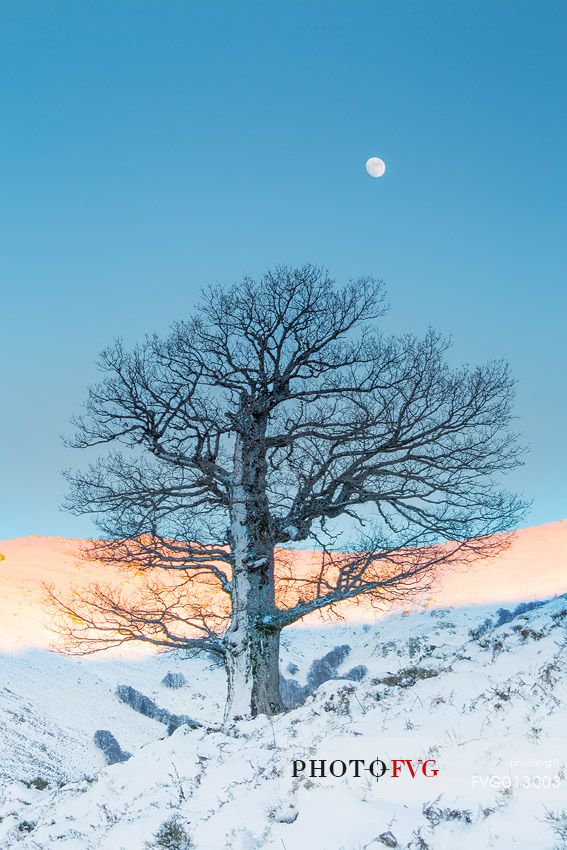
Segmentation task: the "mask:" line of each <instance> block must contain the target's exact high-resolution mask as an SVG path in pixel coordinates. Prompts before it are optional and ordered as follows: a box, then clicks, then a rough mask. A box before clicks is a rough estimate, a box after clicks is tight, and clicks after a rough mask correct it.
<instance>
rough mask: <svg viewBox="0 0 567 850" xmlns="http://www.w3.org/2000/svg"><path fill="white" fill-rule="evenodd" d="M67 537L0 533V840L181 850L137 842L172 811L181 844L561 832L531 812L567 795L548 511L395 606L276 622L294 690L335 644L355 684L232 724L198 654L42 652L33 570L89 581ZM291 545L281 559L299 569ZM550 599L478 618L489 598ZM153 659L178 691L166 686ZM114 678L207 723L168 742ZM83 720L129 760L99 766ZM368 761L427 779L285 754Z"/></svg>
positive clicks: (199, 848)
mask: <svg viewBox="0 0 567 850" xmlns="http://www.w3.org/2000/svg"><path fill="white" fill-rule="evenodd" d="M78 545H79V541H69V540H63V539H61V538H47V539H46V538H26V539H23V540H16V541H7V542H3V543H0V553H2V554H3V555H4V558H5V560H3V561H0V583H1V585H0V586H1V590H2V594H1V595H0V850H8V848H22V850H32V848H33V850H38V848H40V850H51V849H52V848H54V849H55V850H58V848H61V850H75V848H76V850H79V848H80V850H95V848H96V850H147V848H146V842H150V845H149V846H150V847H152V848H157V850H159V848H160V847H162V848H165V847H168V848H169V850H186V848H187V847H189V846H190V845H189V844H188V843H186V845H185V847H184V846H183V844H182V843H179V842H178V843H177V844H169V845H168V844H164V843H161V844H160V843H157V844H156V843H155V842H153V843H152V836H154V835H156V833H157V832H158V831H159V829H160V825H162V824H163V823H164V822H167V821H168V820H170V819H171V817H172V816H173V817H177V818H179V824H180V825H181V827H182V828H183V830H185V831H186V833H187V834H188V835H189V836H190V839H191V846H193V847H194V848H196V850H225V848H227V850H228V848H230V850H254V848H266V850H276V848H277V850H282V848H283V850H300V848H301V850H303V848H314V850H315V848H316V849H317V850H362V848H364V850H381V848H383V847H388V846H390V847H396V846H397V847H400V848H421V850H427V848H430V850H445V849H446V850H449V848H450V850H453V848H454V847H455V846H459V847H462V848H464V850H469V848H470V850H473V848H474V850H479V848H484V847H486V848H503V850H507V848H524V847H526V848H530V850H552V848H555V847H562V846H564V845H562V844H561V843H560V840H559V838H558V833H557V831H556V834H555V835H554V832H553V829H552V824H550V823H549V822H548V819H547V820H546V808H547V809H550V810H553V811H556V812H557V811H560V810H561V809H563V808H567V793H566V791H567V784H566V781H565V769H566V768H565V765H566V762H567V723H566V720H567V710H566V701H567V691H566V676H565V673H566V656H567V649H566V648H565V646H566V640H567V632H566V628H567V626H566V624H567V599H566V598H565V596H562V594H565V591H567V567H566V565H567V554H566V552H567V522H561V523H553V524H550V525H547V526H541V527H539V528H534V529H525V530H523V531H521V532H519V534H518V537H517V540H516V542H515V543H514V545H513V546H512V548H511V549H510V550H508V551H507V552H505V553H503V554H502V555H500V556H499V558H498V559H494V560H493V561H486V562H481V563H480V564H479V565H478V568H477V569H476V570H475V571H473V572H471V573H467V574H465V573H462V572H453V571H451V572H447V573H445V574H442V575H441V576H440V578H439V581H438V582H437V584H436V587H435V588H434V590H433V591H432V592H429V593H428V595H427V598H424V599H422V600H421V601H418V602H416V603H415V604H413V605H411V606H408V610H406V611H404V612H397V613H390V614H386V615H385V616H383V617H382V618H381V619H380V620H378V621H377V620H376V615H375V613H374V612H373V611H370V610H368V609H366V608H364V606H359V607H356V608H349V607H347V608H346V609H345V610H344V614H345V621H344V622H343V623H342V624H339V625H337V624H335V625H332V624H330V623H329V621H321V620H317V619H311V620H310V621H309V622H307V623H303V624H299V625H298V626H297V627H295V628H292V629H288V630H286V632H284V637H283V643H282V672H283V673H284V675H285V676H286V677H287V678H289V679H293V680H295V681H296V682H297V683H298V684H300V685H303V684H305V682H306V679H307V674H308V670H309V667H310V665H311V663H312V661H313V660H314V659H318V658H321V657H322V656H324V655H325V654H326V653H327V652H329V651H330V650H332V649H333V648H334V647H337V646H341V645H345V644H347V645H348V646H349V647H350V652H349V654H348V657H347V658H346V659H345V661H344V663H343V664H342V666H341V667H340V668H339V675H340V674H344V673H346V672H347V671H348V670H349V669H351V668H352V667H356V666H358V665H364V666H365V667H366V668H367V673H366V675H365V677H364V678H363V680H362V681H360V682H351V681H341V680H335V681H330V682H327V683H325V684H323V685H321V686H320V687H319V688H318V690H317V691H316V692H315V693H314V694H313V695H312V696H310V697H308V699H307V701H306V703H305V705H303V706H301V707H299V708H297V709H295V710H293V711H291V712H289V713H288V714H286V715H284V716H280V717H277V718H274V719H273V720H268V719H265V718H259V719H257V720H255V721H242V722H240V723H239V724H237V726H236V727H235V728H234V729H233V730H231V731H230V732H223V731H220V727H219V723H220V719H221V716H222V705H223V701H224V688H225V685H224V674H223V671H222V670H221V669H219V668H218V666H216V665H215V664H213V663H211V662H210V660H208V659H206V658H182V657H179V656H173V655H155V654H151V653H148V652H147V651H144V652H140V651H138V650H134V651H122V652H120V653H116V652H115V653H113V654H109V655H106V654H102V655H99V656H95V657H91V658H85V659H76V658H68V657H65V656H62V655H59V654H57V653H55V652H51V651H48V647H49V646H50V643H51V642H52V640H53V635H52V634H51V632H50V631H49V629H48V626H49V622H48V616H47V613H46V610H45V608H44V605H43V595H42V594H43V592H42V583H43V582H44V581H50V582H52V583H54V584H55V585H56V587H57V588H58V589H59V590H61V589H64V588H65V587H68V586H70V585H71V584H77V583H80V582H81V581H86V582H89V581H93V580H99V579H101V578H104V574H103V570H102V568H101V567H100V565H97V564H88V565H85V564H82V563H80V562H79V560H78V557H77V551H78ZM308 557H309V554H308V553H297V558H298V563H299V565H300V566H301V565H302V564H303V562H304V560H305V559H307V558H308ZM550 597H556V598H555V600H554V601H551V602H548V603H546V604H544V605H543V606H541V607H539V608H534V609H532V610H529V611H527V612H525V613H523V614H520V615H519V616H516V617H514V619H512V620H511V621H510V622H506V623H504V624H503V625H500V626H497V625H495V623H496V622H497V621H498V615H497V614H496V611H497V609H499V608H501V607H502V606H504V607H506V608H508V609H514V608H515V606H516V605H517V604H518V602H520V601H523V600H533V599H549V598H550ZM486 618H490V619H491V620H492V623H491V625H489V626H488V627H482V624H483V623H484V621H485V620H486ZM500 619H502V617H500ZM504 619H505V618H504ZM479 627H481V628H480V629H479ZM483 629H484V630H483ZM471 631H472V635H471ZM290 664H291V665H292V666H291V668H290V667H289V665H290ZM412 668H413V672H412ZM290 670H291V671H293V672H290ZM404 671H405V672H404ZM408 671H409V672H408ZM167 672H182V673H183V674H184V676H185V678H186V680H187V683H186V685H185V686H184V687H182V688H179V689H177V690H172V689H171V688H167V687H165V686H164V685H163V684H162V683H161V682H162V679H163V677H164V675H165V674H166V673H167ZM118 685H129V686H132V687H134V688H136V689H137V690H139V691H140V692H141V693H143V694H144V695H146V696H148V697H150V698H151V699H153V700H154V701H155V703H156V704H157V705H158V706H159V707H161V708H165V709H168V710H169V711H171V712H173V713H177V714H187V715H189V716H190V717H192V718H194V719H196V720H197V721H199V722H201V723H202V724H204V726H203V728H202V729H197V730H190V729H189V728H188V727H186V726H185V727H181V728H180V729H179V730H178V731H176V732H174V734H173V735H172V736H171V737H168V735H167V730H166V728H165V726H164V725H163V723H160V722H158V721H157V720H154V719H149V718H148V717H144V716H142V715H141V714H139V713H137V712H135V711H133V710H132V709H131V708H130V707H129V706H127V705H124V704H123V703H121V702H120V701H119V700H118V699H117V696H116V687H117V686H118ZM101 729H105V730H109V731H110V732H111V733H112V734H113V735H114V736H115V737H116V738H117V740H118V742H119V744H120V746H121V747H122V749H123V750H125V751H127V752H129V753H132V757H131V759H130V760H129V761H127V762H125V763H123V764H115V765H112V766H111V767H106V766H105V760H104V758H103V755H102V753H101V752H100V751H99V750H98V749H97V748H96V746H95V744H94V741H93V736H94V733H95V732H96V731H97V730H101ZM376 758H380V759H383V760H384V761H388V762H389V760H390V759H392V758H402V759H403V758H408V759H414V760H415V762H417V760H418V759H423V760H426V759H437V761H438V768H439V774H438V776H435V777H429V778H427V777H424V776H422V775H417V776H416V777H415V779H411V776H408V772H407V769H406V770H405V772H404V775H401V776H400V777H399V778H397V779H393V778H391V776H390V775H389V774H388V775H387V776H384V777H383V778H382V779H380V780H379V781H378V782H377V781H376V779H375V778H374V777H373V776H372V775H371V774H370V773H369V772H368V771H364V772H363V773H362V774H361V775H360V776H358V777H356V776H353V775H351V774H350V773H349V774H347V775H346V776H345V777H344V778H340V777H338V778H337V777H329V776H326V777H324V778H323V777H315V778H310V777H309V776H307V773H308V771H306V772H305V773H304V775H303V776H301V777H299V778H297V779H294V778H293V776H292V761H293V759H300V760H304V761H306V762H307V763H308V762H309V760H310V759H315V760H319V759H325V760H326V761H327V763H329V762H330V761H333V760H335V761H337V762H340V761H341V760H342V761H345V762H348V761H349V760H352V759H364V760H365V761H366V763H367V764H368V763H370V762H371V761H372V760H374V759H376ZM412 764H413V762H412ZM36 786H38V787H36ZM44 786H45V787H44ZM507 786H508V787H507ZM428 804H429V805H428ZM557 826H558V825H557V824H556V827H557ZM181 827H180V828H181ZM560 827H561V822H559V826H558V829H559V828H560ZM565 829H566V831H567V821H566V823H565ZM566 834H567V832H566ZM394 841H395V842H396V843H395V844H394V843H393V842H394Z"/></svg>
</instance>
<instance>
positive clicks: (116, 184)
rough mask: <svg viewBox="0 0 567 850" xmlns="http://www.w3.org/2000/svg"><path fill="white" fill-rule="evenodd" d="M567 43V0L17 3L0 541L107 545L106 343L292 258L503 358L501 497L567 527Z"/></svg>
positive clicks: (5, 49) (418, 324)
mask: <svg viewBox="0 0 567 850" xmlns="http://www.w3.org/2000/svg"><path fill="white" fill-rule="evenodd" d="M566 43H567V6H566V5H565V4H564V3H563V2H556V3H550V2H537V3H536V2H533V0H530V2H522V0H498V2H495V0H486V2H476V1H475V0H463V2H458V3H455V2H454V0H447V2H438V0H429V2H427V3H424V2H423V0H419V2H404V0H399V2H394V0H389V2H380V0H373V2H361V1H360V0H343V2H333V0H320V2H311V1H310V0H300V2H298V1H297V0H285V2H283V0H282V2H279V0H270V2H260V0H258V2H246V0H240V2H236V0H234V2H232V1H231V0H226V2H215V0H202V2H191V1H190V0H153V2H146V0H120V2H113V0H101V2H94V0H91V2H87V0H85V2H81V3H78V2H76V0H69V2H58V0H53V2H49V3H45V2H44V0H41V2H35V3H34V2H26V0H17V2H16V0H13V2H6V3H2V4H1V6H0V116H1V131H0V171H1V174H0V217H1V227H0V240H1V249H0V289H1V293H2V294H1V296H0V320H1V360H0V370H1V376H0V387H1V415H0V453H1V459H0V478H1V484H2V486H1V489H0V502H1V509H0V538H7V537H16V536H21V535H31V534H46V535H68V536H81V535H84V534H90V533H93V526H92V524H91V521H90V520H89V519H77V518H74V517H72V516H68V515H66V514H64V513H62V512H61V511H60V510H59V507H58V505H59V503H60V501H61V499H62V497H63V494H64V482H63V480H62V478H61V476H60V470H61V468H62V467H65V466H72V465H76V464H80V463H81V462H82V460H83V458H82V456H81V453H80V452H77V451H72V450H70V449H65V448H64V447H63V446H62V444H61V441H60V435H61V434H63V433H65V432H67V433H68V432H69V428H68V424H67V423H68V420H69V418H70V416H71V415H72V414H73V412H76V411H77V410H78V407H79V405H80V403H81V401H82V400H83V398H84V396H85V389H86V387H87V385H88V384H89V383H90V382H91V381H92V380H93V379H94V378H95V374H96V373H95V369H94V362H95V359H96V355H97V353H98V352H99V350H100V349H101V348H102V347H104V346H105V345H106V344H107V343H109V342H110V341H112V340H113V339H114V338H115V337H116V336H117V335H121V336H123V337H124V338H125V339H126V340H128V341H133V340H135V339H137V338H140V337H141V336H143V335H144V334H145V333H146V332H148V331H154V330H157V331H162V330H165V329H166V327H167V325H168V323H169V322H170V321H171V320H173V319H176V318H179V317H181V316H185V315H188V314H189V313H190V312H191V309H192V306H193V304H194V303H195V300H196V298H197V296H198V292H199V289H200V288H201V286H202V285H203V284H206V283H208V282H213V281H219V282H224V281H226V282H231V281H234V280H237V279H239V278H240V277H241V276H242V275H243V274H244V273H251V274H255V273H260V272H261V271H263V270H264V269H265V268H266V267H268V266H271V265H273V264H275V263H279V262H285V263H290V264H302V263H304V262H306V261H312V262H315V263H318V264H323V265H326V266H327V267H328V268H329V269H330V271H331V272H332V273H333V274H334V275H335V276H336V277H337V278H338V279H340V280H343V279H346V278H348V277H350V276H354V275H358V274H360V273H371V274H374V275H377V276H379V277H382V278H384V280H385V281H386V283H387V287H388V292H389V300H390V303H391V305H392V309H391V311H390V313H389V315H388V317H387V319H386V320H385V321H384V327H385V329H386V330H388V331H401V330H410V331H414V332H416V333H421V332H423V330H424V329H425V328H426V326H427V325H428V324H432V325H434V326H435V327H437V328H439V329H440V330H442V331H445V332H448V333H450V334H451V335H452V337H453V339H454V349H453V355H452V356H453V358H454V361H455V362H460V361H467V362H475V361H481V360H484V359H486V358H491V357H500V356H504V357H506V358H508V359H509V360H510V362H511V365H512V369H513V372H514V374H515V375H516V376H517V378H518V403H517V414H518V417H519V421H518V427H519V428H520V429H521V430H522V432H523V434H524V436H525V439H526V441H527V442H528V443H529V444H530V446H531V451H530V454H529V456H528V457H527V462H526V465H525V466H524V467H523V468H522V469H521V470H519V471H518V472H517V473H515V474H514V475H513V476H512V477H511V478H509V484H510V486H512V487H514V488H516V489H518V490H519V491H521V492H523V493H525V494H526V495H527V496H529V497H531V498H533V500H534V501H533V509H532V511H531V513H530V515H529V516H528V517H527V519H526V523H525V524H535V523H542V522H546V521H551V520H556V519H560V518H563V517H565V516H567V510H566V505H565V481H566V479H567V464H566V451H565V443H566V434H567V395H566V392H565V383H566V382H565V369H566V362H567V357H566V354H567V352H566V343H565V339H566V337H567V334H566V333H565V324H566V317H567V296H566V283H567V282H566V276H565V266H566V255H567V239H566V228H565V224H566V218H567V216H566V198H567V193H566V188H567V187H566V183H567V179H566V178H567V156H566V150H567V145H566V141H567V140H566V103H565V90H566V79H567V53H566V51H565V44H566ZM371 155H379V156H381V157H383V158H384V160H385V161H386V163H387V166H388V171H387V173H386V175H385V177H384V178H382V179H379V180H372V179H371V178H370V177H368V176H367V175H366V173H365V171H364V163H365V160H366V159H367V157H369V156H371Z"/></svg>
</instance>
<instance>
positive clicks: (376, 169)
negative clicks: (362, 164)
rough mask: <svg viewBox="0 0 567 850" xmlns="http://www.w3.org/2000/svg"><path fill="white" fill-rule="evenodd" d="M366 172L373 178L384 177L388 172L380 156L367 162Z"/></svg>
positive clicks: (372, 157)
mask: <svg viewBox="0 0 567 850" xmlns="http://www.w3.org/2000/svg"><path fill="white" fill-rule="evenodd" d="M366 170H367V172H368V173H369V174H370V176H371V177H382V175H383V174H384V172H385V171H386V163H385V162H384V160H383V159H380V157H379V156H371V157H370V159H367V160H366Z"/></svg>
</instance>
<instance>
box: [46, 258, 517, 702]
mask: <svg viewBox="0 0 567 850" xmlns="http://www.w3.org/2000/svg"><path fill="white" fill-rule="evenodd" d="M384 311H385V305H384V292H383V286H382V284H381V282H379V281H376V280H374V279H372V278H361V279H358V280H356V281H354V282H352V283H350V284H349V285H347V286H345V287H343V288H337V287H336V286H335V284H334V282H333V281H332V280H330V279H329V277H328V276H327V274H326V273H325V272H324V271H323V270H321V269H319V268H315V267H313V266H306V267H304V268H300V269H290V268H287V267H278V268H276V269H275V270H274V271H271V272H268V273H267V274H265V275H264V276H263V277H262V278H261V279H259V280H252V279H249V278H246V279H244V280H243V281H242V283H240V284H239V285H237V286H234V287H232V288H230V289H222V288H219V287H213V288H211V289H209V290H208V291H206V292H205V293H204V295H203V299H202V302H201V304H200V307H199V309H198V311H197V313H196V315H195V318H193V319H191V320H189V321H181V322H178V323H177V324H175V325H174V326H173V328H172V331H171V334H170V335H169V336H168V337H167V338H166V339H159V338H158V337H157V336H154V337H151V338H148V339H146V341H145V342H144V343H143V344H142V345H140V346H138V347H136V348H135V349H134V350H132V351H125V350H124V348H123V346H122V344H121V343H119V342H118V343H116V344H115V345H113V346H112V347H111V348H109V349H108V350H106V351H105V352H103V354H102V358H101V363H100V365H101V369H102V371H103V372H104V373H105V377H104V379H103V380H102V382H101V383H100V384H98V385H97V386H95V387H94V388H92V389H91V390H90V394H89V397H88V401H87V403H86V411H85V414H84V416H83V417H81V418H79V419H78V420H77V421H76V425H77V434H76V437H75V438H74V440H73V445H75V446H78V447H87V446H95V445H101V444H105V443H116V442H117V443H122V444H124V445H125V446H126V447H127V448H128V449H129V451H128V452H123V453H116V452H115V453H109V454H107V455H106V456H104V457H103V458H102V459H100V460H99V461H98V462H97V463H94V464H92V465H91V466H90V467H89V468H88V469H87V470H86V471H85V472H79V473H71V474H69V479H70V483H71V489H70V496H69V507H70V509H71V510H72V511H74V512H75V513H77V514H89V513H91V514H94V515H95V517H96V521H97V523H98V526H99V528H100V530H101V533H102V536H103V538H104V539H103V540H102V541H98V542H93V543H92V546H93V547H94V548H93V549H91V552H90V557H96V558H97V559H98V560H102V561H106V562H109V563H114V564H120V565H122V566H125V568H126V569H130V570H135V571H137V572H138V573H141V574H142V575H143V574H144V573H145V572H146V571H147V575H148V576H150V575H151V576H152V577H153V578H152V579H151V580H148V581H147V582H146V584H145V588H144V591H143V592H142V593H141V595H138V597H137V601H136V600H134V599H133V598H127V597H125V596H124V595H123V594H121V592H120V591H119V590H117V589H116V588H114V590H112V589H109V588H100V587H99V588H93V589H92V590H91V591H90V593H88V594H86V595H83V601H84V604H81V602H80V600H77V599H75V600H74V601H68V602H66V603H61V604H63V605H64V606H65V605H66V613H67V614H69V615H71V617H70V618H69V619H68V621H67V622H68V637H69V638H72V639H74V640H75V642H76V647H79V648H82V649H83V650H85V649H88V646H89V641H92V640H93V639H94V640H95V641H96V640H99V641H102V642H103V643H104V644H105V645H108V642H109V641H110V642H113V641H114V642H122V641H126V640H146V641H150V642H152V643H155V644H158V645H161V646H172V647H175V646H185V647H188V648H192V647H196V648H199V647H200V648H203V649H206V650H209V651H211V652H214V653H216V654H217V655H220V656H222V658H223V660H224V663H225V666H226V670H227V674H228V699H227V708H226V717H227V718H228V719H230V718H232V717H234V716H237V715H250V714H252V715H255V714H257V713H267V714H271V713H275V712H278V711H280V710H281V708H282V703H281V698H280V693H279V668H278V658H279V640H280V632H281V630H282V629H283V628H284V627H285V626H287V625H289V624H291V623H294V622H296V621H297V620H299V619H300V618H302V617H304V616H305V615H306V614H309V613H310V612H313V611H315V610H318V609H323V608H325V607H327V608H329V607H330V608H332V607H333V606H335V605H337V604H338V603H340V602H342V601H344V600H347V599H357V598H360V597H362V595H366V596H368V595H370V596H371V597H372V598H373V599H376V600H379V601H382V602H383V601H384V600H391V599H395V598H398V597H400V596H403V595H404V594H408V593H411V592H412V591H413V590H414V589H415V588H416V587H418V586H422V585H423V583H424V582H426V581H428V579H429V578H430V577H431V575H432V574H433V571H434V569H435V568H436V567H437V566H438V565H439V564H441V563H456V562H459V563H462V562H466V561H469V560H471V559H472V558H476V557H479V556H486V555H489V554H493V553H494V551H495V550H496V549H497V548H498V547H499V546H501V545H502V544H503V541H504V540H505V538H504V537H502V536H498V535H497V536H496V537H494V536H493V535H494V534H495V533H496V532H501V531H504V530H506V529H508V528H511V527H512V526H513V525H514V523H515V522H516V521H517V519H518V517H519V515H520V513H521V511H522V509H523V504H522V503H521V501H520V500H518V499H517V498H516V497H514V496H513V495H508V494H506V493H504V492H501V491H500V490H498V489H497V485H496V483H495V478H496V477H497V476H498V475H499V474H500V473H502V472H505V471H507V470H510V469H512V468H514V467H515V466H516V465H517V464H518V462H519V459H518V458H519V449H518V444H517V439H516V437H515V435H513V434H511V433H510V432H509V430H508V429H509V424H510V405H511V398H512V390H513V381H512V380H511V378H510V376H509V372H508V368H507V366H506V364H504V363H502V362H492V363H489V364H487V365H485V366H482V367H475V368H468V367H466V368H461V369H457V370H452V369H450V368H449V366H448V365H447V363H446V362H445V359H444V354H445V351H446V349H447V343H446V341H444V340H443V339H442V338H441V337H440V336H439V335H437V334H436V333H434V332H432V331H430V332H429V333H427V335H426V336H425V337H424V338H423V339H416V338H415V337H413V336H409V335H408V336H402V337H397V338H384V337H383V336H382V335H380V334H379V333H378V332H377V331H376V330H375V329H373V327H372V325H373V323H374V322H375V320H376V319H377V318H379V317H380V316H381V315H382V314H383V313H384ZM354 530H357V539H356V540H355V539H354V533H355V532H354ZM300 541H303V542H304V543H307V544H309V545H310V546H311V547H312V548H315V547H318V549H319V551H320V553H321V555H320V558H319V561H318V562H317V567H316V569H313V570H310V571H308V572H307V573H305V572H303V573H302V574H298V572H297V570H296V569H295V568H294V564H293V562H292V561H291V562H290V561H288V562H286V559H285V547H286V546H289V545H293V544H296V543H298V542H300ZM157 568H159V569H161V570H163V571H164V572H163V573H161V574H162V575H163V576H165V577H166V581H165V584H162V583H160V582H156V581H155V575H156V569H157ZM278 572H279V577H278V575H277V574H278ZM203 587H205V588H208V590H209V597H208V599H209V600H210V599H215V600H216V601H215V602H214V603H213V604H211V603H210V602H207V601H206V600H207V596H206V594H203V593H202V592H201V591H202V589H203ZM211 588H214V591H215V592H214V594H213V596H211V595H210V593H211V592H212V591H211ZM91 646H92V644H91ZM94 646H95V648H97V645H96V643H95V644H94Z"/></svg>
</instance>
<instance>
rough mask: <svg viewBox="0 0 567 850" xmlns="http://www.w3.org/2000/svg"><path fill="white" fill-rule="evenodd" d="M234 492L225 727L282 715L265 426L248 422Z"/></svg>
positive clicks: (237, 457) (238, 441)
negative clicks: (235, 721) (239, 720)
mask: <svg viewBox="0 0 567 850" xmlns="http://www.w3.org/2000/svg"><path fill="white" fill-rule="evenodd" d="M243 421H244V422H245V423H246V428H245V429H243V434H244V435H241V434H239V435H238V436H237V439H236V445H235V450H234V473H233V481H232V487H231V498H230V512H231V526H230V540H231V550H232V569H233V576H232V585H233V586H232V618H231V624H230V627H229V629H228V631H227V633H226V636H225V640H224V643H225V648H226V662H225V663H226V671H227V678H228V692H227V702H226V710H225V722H230V721H231V720H232V719H233V718H234V717H250V716H251V717H255V716H256V715H258V714H277V713H278V712H279V711H281V710H282V708H283V704H282V700H281V696H280V687H279V646H280V634H279V629H275V628H274V627H272V626H271V625H270V616H271V615H272V614H273V613H274V612H275V585H274V545H273V537H272V529H271V519H270V513H269V506H268V500H267V495H266V459H265V448H264V437H265V421H264V420H262V419H260V418H258V417H256V418H254V417H252V416H248V417H247V418H246V419H244V418H243Z"/></svg>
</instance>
